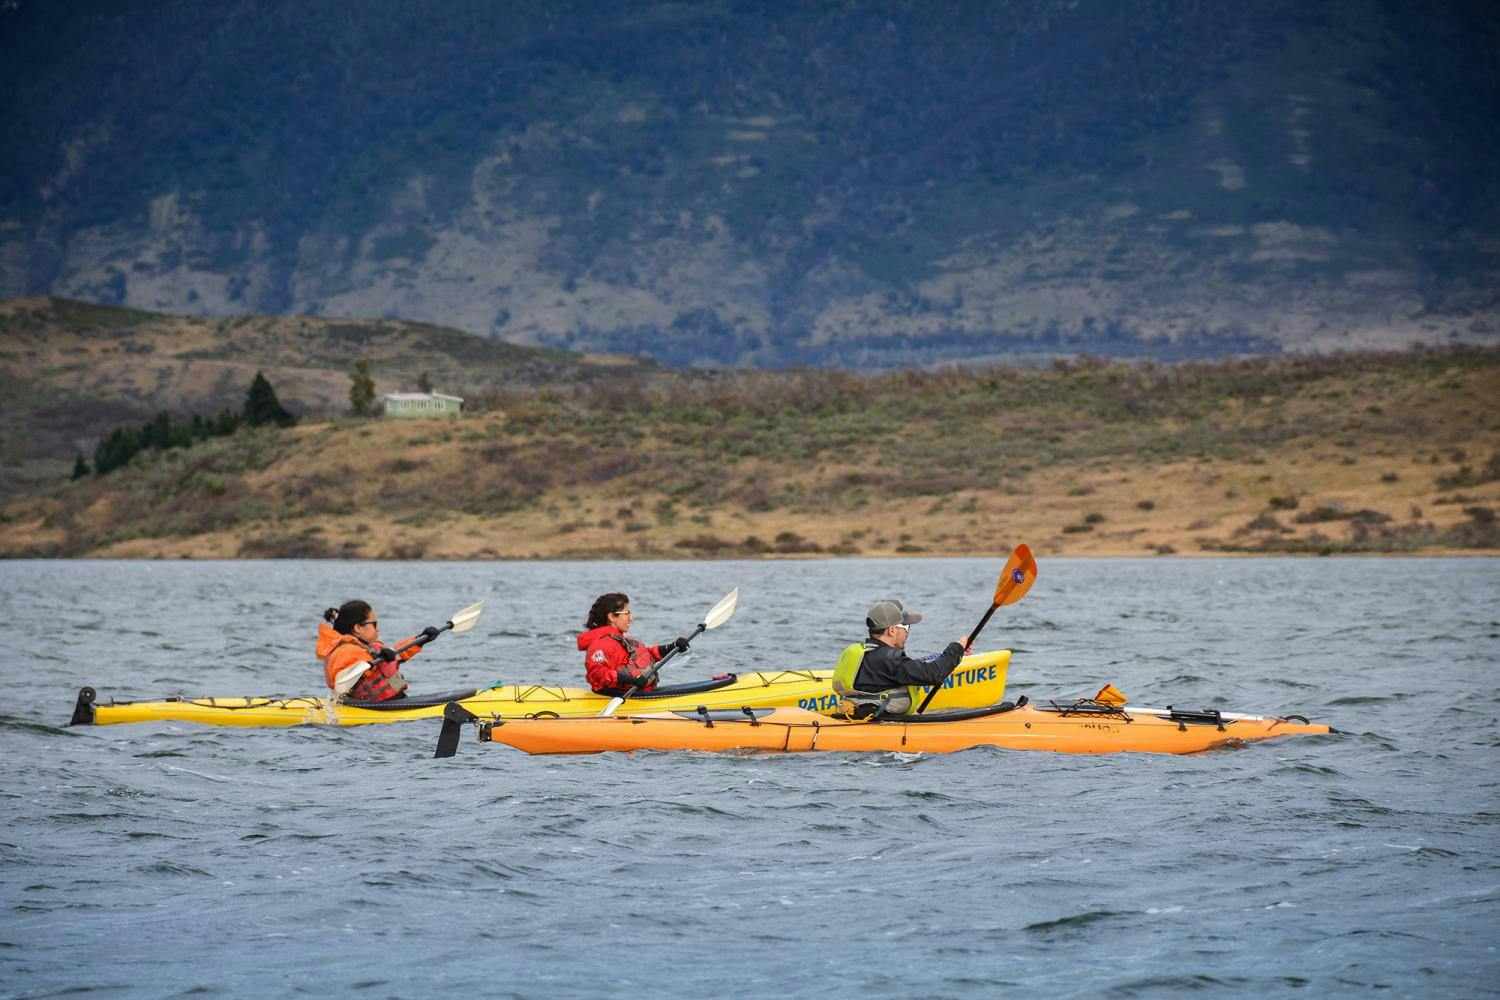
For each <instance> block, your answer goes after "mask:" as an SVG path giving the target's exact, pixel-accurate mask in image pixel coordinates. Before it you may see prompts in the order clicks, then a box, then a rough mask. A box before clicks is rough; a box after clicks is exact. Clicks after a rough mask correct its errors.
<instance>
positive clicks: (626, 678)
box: [615, 670, 646, 690]
mask: <svg viewBox="0 0 1500 1000" xmlns="http://www.w3.org/2000/svg"><path fill="white" fill-rule="evenodd" d="M645 680H646V674H645V671H642V672H641V673H638V674H634V673H629V672H627V671H624V670H621V671H619V672H618V673H616V674H615V687H617V688H620V689H621V690H629V689H630V688H633V687H636V686H637V685H639V686H640V687H643V688H644V687H645V686H646V684H645Z"/></svg>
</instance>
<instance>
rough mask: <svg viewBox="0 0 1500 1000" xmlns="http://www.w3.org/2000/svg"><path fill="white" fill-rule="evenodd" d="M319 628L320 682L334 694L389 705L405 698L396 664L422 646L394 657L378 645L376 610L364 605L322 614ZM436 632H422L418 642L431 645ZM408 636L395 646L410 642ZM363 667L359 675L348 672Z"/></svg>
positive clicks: (403, 682) (431, 629)
mask: <svg viewBox="0 0 1500 1000" xmlns="http://www.w3.org/2000/svg"><path fill="white" fill-rule="evenodd" d="M323 621H324V622H327V623H328V624H326V625H325V624H322V623H319V625H318V644H317V647H316V649H317V655H318V659H320V660H322V661H323V680H324V681H326V682H327V683H328V686H329V687H330V688H332V689H333V691H334V693H335V694H341V695H345V696H346V697H349V698H357V699H359V700H360V701H388V700H390V699H391V698H405V697H406V678H405V677H403V676H401V668H400V667H398V666H397V664H398V663H404V662H406V661H407V660H409V659H411V658H412V657H413V656H416V655H417V654H418V653H420V652H421V651H422V647H421V646H412V647H411V648H410V649H407V650H404V651H402V652H401V653H397V652H395V651H394V650H392V649H391V648H390V647H388V646H385V645H383V644H382V643H381V642H380V622H379V620H378V619H377V618H376V617H375V609H374V608H372V607H370V605H369V604H368V603H367V602H365V601H345V602H344V603H343V604H342V605H340V606H339V607H337V608H329V609H328V610H327V611H325V612H323ZM437 636H438V630H437V629H436V628H434V627H432V626H431V625H429V626H427V627H426V628H424V629H423V630H422V632H421V635H420V638H421V639H422V640H423V641H424V642H431V641H432V640H433V639H436V638H437ZM416 638H418V636H409V637H407V638H406V639H403V640H401V642H400V643H397V645H398V646H399V645H401V644H402V643H406V642H410V641H411V640H412V639H416ZM357 664H364V665H365V669H364V670H363V671H362V672H358V673H356V672H354V671H353V670H352V669H351V668H353V667H354V666H356V665H357Z"/></svg>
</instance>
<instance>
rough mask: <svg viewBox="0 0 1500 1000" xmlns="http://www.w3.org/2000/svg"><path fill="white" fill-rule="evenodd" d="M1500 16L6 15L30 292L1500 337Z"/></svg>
mask: <svg viewBox="0 0 1500 1000" xmlns="http://www.w3.org/2000/svg"><path fill="white" fill-rule="evenodd" d="M1497 50H1500V15H1497V14H1496V9H1495V7H1494V5H1493V4H1480V3H1477V2H1468V0H1456V2H1450V3H1443V4H1439V5H1432V4H1420V3H1416V2H1415V0H1335V2H1331V3H1321V4H1314V5H1309V4H1306V3H1302V2H1299V0H1250V2H1246V3H1240V4H1224V3H1208V2H1198V0H1190V2H1170V3H1169V2H1164V0H1149V2H1143V3H1136V4H1128V5H1122V4H1118V3H1114V2H1110V0H986V2H965V0H939V2H935V3H930V4H912V3H909V2H906V0H860V2H854V3H840V4H823V3H801V2H790V0H787V2H778V0H705V2H695V3H665V2H655V0H624V2H620V3H613V4H597V3H587V2H578V0H573V2H559V3H548V4H540V5H527V4H489V3H479V2H471V0H449V2H444V3H438V4H421V5H412V4H406V3H398V2H396V0H368V2H365V3H361V4H358V5H352V6H351V5H349V4H346V3H338V2H333V0H298V2H295V3H293V2H291V0H228V2H224V3H216V4H181V3H167V2H164V0H138V2H132V3H129V4H123V5H122V4H118V3H105V2H102V0H78V2H73V3H67V4H62V3H36V2H22V3H12V4H0V86H3V87H4V89H5V92H6V93H7V94H9V95H11V98H10V100H8V101H7V102H6V106H5V109H4V110H3V111H0V115H3V116H4V117H3V121H0V126H3V127H0V157H3V159H4V162H5V163H6V169H5V170H4V171H3V172H0V296H19V295H30V296H34V295H42V294H53V295H65V296H69V297H73V298H78V299H84V300H89V301H95V302H101V303H109V304H116V305H127V306H133V307H139V308H145V309H153V310H166V311H171V312H195V313H201V314H204V315H209V316H224V315H230V314H253V313H271V314H307V315H318V316H325V317H338V316H354V317H359V316H379V317H392V318H395V317H399V318H403V319H408V320H419V321H423V322H428V323H434V324H440V325H442V326H445V327H450V328H454V329H460V330H464V331H467V332H470V333H474V334H477V335H479V336H481V337H484V338H488V339H496V340H504V341H509V342H513V343H520V344H531V345H551V346H558V347H566V348H569V349H575V350H585V351H589V350H593V351H607V352H612V353H623V354H631V355H637V354H644V355H649V356H651V357H654V358H657V359H659V360H661V361H663V362H665V363H669V364H674V365H675V364H706V365H710V366H715V365H724V364H756V365H764V366H770V367H782V366H787V365H794V364H813V365H828V366H841V367H854V368H879V367H895V366H921V365H928V364H931V363H933V362H938V361H943V360H955V359H967V360H970V361H983V360H987V359H989V360H994V359H1042V360H1045V359H1046V358H1048V357H1050V356H1052V355H1054V354H1074V353H1077V352H1086V353H1093V354H1098V355H1106V356H1112V357H1121V358H1138V357H1153V358H1157V359H1163V360H1177V359H1184V358H1213V357H1224V356H1233V355H1242V354H1267V355H1273V354H1277V353H1280V352H1282V351H1284V350H1318V351H1329V350H1340V349H1351V348H1362V347H1384V348H1400V347H1405V346H1407V345H1408V344H1410V343H1414V342H1419V343H1426V344H1442V343H1449V342H1454V341H1470V342H1484V343H1493V342H1495V340H1496V338H1497V337H1500V296H1497V293H1496V289H1497V288H1500V243H1497V241H1496V238H1495V234H1496V233H1497V232H1500V175H1497V172H1496V171H1495V170H1494V169H1493V164H1494V163H1495V162H1497V159H1500V131H1497V130H1496V129H1495V128H1494V123H1495V121H1496V120H1500V74H1497V73H1496V72H1495V64H1494V53H1495V52H1496V51H1497Z"/></svg>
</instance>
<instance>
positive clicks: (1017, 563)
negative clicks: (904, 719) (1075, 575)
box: [917, 544, 1036, 715]
mask: <svg viewBox="0 0 1500 1000" xmlns="http://www.w3.org/2000/svg"><path fill="white" fill-rule="evenodd" d="M1035 582H1036V560H1035V559H1034V558H1032V555H1031V549H1030V548H1028V547H1027V546H1026V545H1024V544H1022V545H1017V546H1016V549H1015V551H1014V552H1012V553H1011V554H1010V559H1009V561H1007V562H1006V564H1005V569H1004V570H1002V571H1001V572H1000V583H999V584H998V585H997V586H996V587H995V603H993V604H991V605H990V609H989V610H988V611H986V612H985V613H984V617H983V618H981V619H979V624H978V625H975V626H974V631H972V632H970V633H969V645H970V647H972V646H973V645H974V640H975V639H977V638H979V633H980V632H981V631H982V630H983V629H984V627H985V626H986V625H988V624H989V621H990V616H991V615H993V614H994V613H995V612H996V611H997V610H998V609H999V608H1001V607H1002V606H1004V605H1006V604H1014V603H1016V602H1017V601H1019V600H1020V599H1021V598H1023V597H1025V596H1026V591H1028V590H1030V589H1031V585H1032V584H1033V583H1035ZM942 686H943V682H942V681H938V682H937V683H936V684H934V685H933V686H932V690H931V691H928V692H927V697H926V698H923V699H922V704H921V705H920V706H919V707H918V708H917V714H918V715H921V714H922V713H923V712H925V711H926V710H927V706H928V705H930V704H931V703H932V699H933V698H934V697H936V695H937V693H938V688H940V687H942Z"/></svg>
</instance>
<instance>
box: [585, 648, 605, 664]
mask: <svg viewBox="0 0 1500 1000" xmlns="http://www.w3.org/2000/svg"><path fill="white" fill-rule="evenodd" d="M605 659H607V657H605V655H604V650H602V649H596V650H594V655H593V656H590V657H589V662H590V663H603V662H604V661H605Z"/></svg>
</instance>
